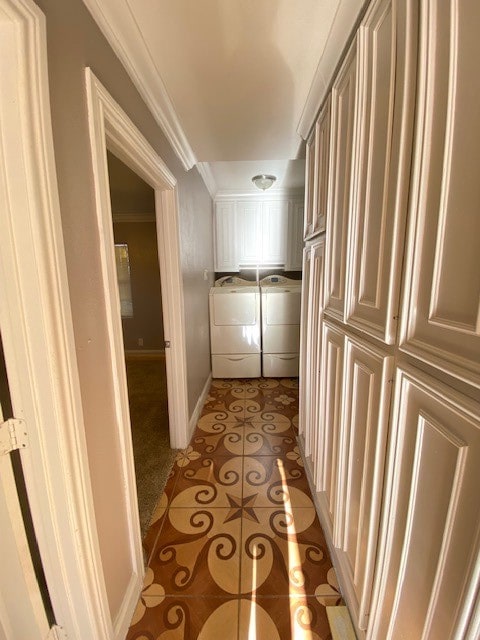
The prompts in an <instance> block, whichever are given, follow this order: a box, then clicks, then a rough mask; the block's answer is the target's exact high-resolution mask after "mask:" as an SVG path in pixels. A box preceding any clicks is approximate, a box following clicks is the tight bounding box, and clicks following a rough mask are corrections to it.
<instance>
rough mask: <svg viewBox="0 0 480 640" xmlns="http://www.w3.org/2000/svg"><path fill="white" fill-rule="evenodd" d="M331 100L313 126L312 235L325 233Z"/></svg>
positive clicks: (328, 100)
mask: <svg viewBox="0 0 480 640" xmlns="http://www.w3.org/2000/svg"><path fill="white" fill-rule="evenodd" d="M330 117H331V98H330V96H329V97H328V99H327V101H326V102H325V105H324V107H323V109H322V111H321V112H320V115H319V116H318V120H317V123H316V125H315V194H314V198H313V228H312V233H313V235H315V234H317V233H321V232H322V231H325V227H326V221H327V206H328V175H329V166H330Z"/></svg>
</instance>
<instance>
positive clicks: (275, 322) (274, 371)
mask: <svg viewBox="0 0 480 640" xmlns="http://www.w3.org/2000/svg"><path fill="white" fill-rule="evenodd" d="M260 290H261V298H262V349H263V354H262V369H263V375H264V376H265V377H266V378H283V377H296V376H298V368H299V353H300V309H301V295H302V282H301V280H292V279H290V278H286V277H285V276H282V275H273V276H267V277H266V278H263V280H261V281H260Z"/></svg>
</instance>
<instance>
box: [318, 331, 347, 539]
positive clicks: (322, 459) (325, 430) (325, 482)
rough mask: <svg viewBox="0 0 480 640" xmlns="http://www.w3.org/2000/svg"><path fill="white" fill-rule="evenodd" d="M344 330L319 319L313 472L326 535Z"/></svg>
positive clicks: (331, 521) (332, 499) (333, 492)
mask: <svg viewBox="0 0 480 640" xmlns="http://www.w3.org/2000/svg"><path fill="white" fill-rule="evenodd" d="M344 345H345V333H344V332H343V331H341V330H340V329H338V328H337V327H335V325H332V324H331V323H330V322H328V321H327V320H325V321H324V322H323V323H322V353H321V366H320V407H319V415H318V424H319V437H318V442H317V451H316V460H315V468H314V474H315V479H316V489H317V491H318V492H319V493H318V498H319V501H320V503H321V507H322V511H323V514H324V524H325V526H326V528H327V532H328V534H329V537H330V539H331V540H332V539H333V532H334V529H335V524H336V515H335V514H336V511H337V509H336V498H337V491H338V447H339V443H340V420H341V415H342V414H341V411H342V396H343V356H344V350H345V349H344Z"/></svg>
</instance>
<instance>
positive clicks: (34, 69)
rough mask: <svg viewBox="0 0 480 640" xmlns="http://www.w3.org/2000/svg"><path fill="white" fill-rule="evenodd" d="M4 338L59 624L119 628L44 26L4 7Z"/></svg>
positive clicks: (23, 4)
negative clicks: (74, 313)
mask: <svg viewBox="0 0 480 640" xmlns="http://www.w3.org/2000/svg"><path fill="white" fill-rule="evenodd" d="M0 32H1V33H0V49H1V51H0V78H1V92H0V96H1V98H0V140H1V145H0V226H1V229H2V233H1V234H0V327H1V333H2V339H3V344H4V351H5V361H6V365H7V370H8V375H9V383H10V394H11V400H12V406H13V411H14V414H15V417H17V418H22V419H23V420H24V421H25V424H26V427H27V431H28V439H29V446H28V447H27V448H25V449H23V450H22V451H21V454H20V455H21V462H22V468H23V473H24V476H25V484H26V489H27V493H28V500H29V504H30V510H31V514H32V520H33V525H34V529H35V535H36V539H37V542H38V547H39V551H40V556H41V560H42V565H43V569H44V573H45V578H46V582H47V585H48V591H49V594H50V598H51V602H52V606H53V609H54V613H55V618H56V621H57V623H58V625H60V627H61V628H62V629H63V630H64V632H65V633H67V634H68V637H69V639H72V640H85V638H89V640H105V639H108V638H111V637H112V626H111V623H110V616H109V611H108V602H107V598H106V593H105V583H104V580H103V573H102V568H101V560H100V553H99V545H98V538H97V534H96V524H95V515H94V511H93V500H92V493H91V487H90V477H89V469H88V460H87V452H86V442H85V436H84V423H83V414H82V407H81V399H80V391H79V381H78V372H77V363H76V354H75V343H74V337H73V326H72V318H71V309H70V300H69V291H68V283H67V277H66V273H67V272H66V264H65V254H64V247H63V235H62V228H61V218H60V208H59V202H58V191H57V182H56V172H55V161H54V153H53V140H52V131H51V116H50V102H49V91H48V68H47V53H46V30H45V19H44V15H43V14H42V12H41V11H40V10H39V8H38V7H37V5H36V4H35V3H34V2H32V1H31V0H0Z"/></svg>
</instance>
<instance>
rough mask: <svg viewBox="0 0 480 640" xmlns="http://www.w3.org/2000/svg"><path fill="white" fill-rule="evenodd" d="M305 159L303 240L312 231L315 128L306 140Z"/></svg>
mask: <svg viewBox="0 0 480 640" xmlns="http://www.w3.org/2000/svg"><path fill="white" fill-rule="evenodd" d="M306 154H307V155H306V160H305V220H304V227H303V237H304V238H305V240H306V239H307V238H309V237H310V236H311V235H312V231H313V207H314V197H315V129H314V130H313V132H312V134H311V136H310V137H309V138H308V140H307V144H306Z"/></svg>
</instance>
